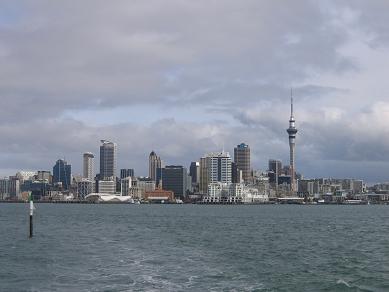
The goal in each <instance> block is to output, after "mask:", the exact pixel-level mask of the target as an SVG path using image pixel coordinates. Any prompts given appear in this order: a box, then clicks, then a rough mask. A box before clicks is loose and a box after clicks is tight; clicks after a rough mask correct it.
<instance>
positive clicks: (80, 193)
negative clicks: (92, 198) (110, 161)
mask: <svg viewBox="0 0 389 292" xmlns="http://www.w3.org/2000/svg"><path fill="white" fill-rule="evenodd" d="M76 185H77V197H78V198H79V199H85V197H86V196H87V195H89V194H91V193H94V182H93V181H91V180H89V179H87V178H83V179H81V180H79V181H77V182H76Z"/></svg>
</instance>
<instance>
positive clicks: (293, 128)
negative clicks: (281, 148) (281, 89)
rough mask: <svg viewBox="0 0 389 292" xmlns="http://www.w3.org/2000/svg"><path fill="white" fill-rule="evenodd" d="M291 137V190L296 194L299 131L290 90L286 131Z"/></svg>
mask: <svg viewBox="0 0 389 292" xmlns="http://www.w3.org/2000/svg"><path fill="white" fill-rule="evenodd" d="M286 131H287V132H288V135H289V149H290V180H291V182H290V190H291V192H292V193H295V192H296V177H295V173H296V170H295V165H294V156H295V155H294V150H295V148H296V134H297V129H296V126H295V119H294V115H293V92H292V89H291V90H290V119H289V128H288V129H287V130H286Z"/></svg>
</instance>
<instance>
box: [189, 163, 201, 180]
mask: <svg viewBox="0 0 389 292" xmlns="http://www.w3.org/2000/svg"><path fill="white" fill-rule="evenodd" d="M189 174H190V176H191V177H192V183H197V184H198V183H199V182H200V162H197V161H194V162H192V163H191V164H190V168H189Z"/></svg>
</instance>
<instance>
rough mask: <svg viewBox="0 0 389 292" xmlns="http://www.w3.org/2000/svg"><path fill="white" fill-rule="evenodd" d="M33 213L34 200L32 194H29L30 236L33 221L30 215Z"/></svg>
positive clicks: (31, 234)
mask: <svg viewBox="0 0 389 292" xmlns="http://www.w3.org/2000/svg"><path fill="white" fill-rule="evenodd" d="M33 215H34V202H33V201H32V196H31V195H30V238H32V236H33V221H32V217H33Z"/></svg>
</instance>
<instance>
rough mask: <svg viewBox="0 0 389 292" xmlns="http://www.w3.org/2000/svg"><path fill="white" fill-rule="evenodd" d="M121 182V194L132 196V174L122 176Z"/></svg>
mask: <svg viewBox="0 0 389 292" xmlns="http://www.w3.org/2000/svg"><path fill="white" fill-rule="evenodd" d="M120 184H121V194H122V196H130V189H131V187H132V179H131V176H128V177H126V178H122V179H121V181H120Z"/></svg>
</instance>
